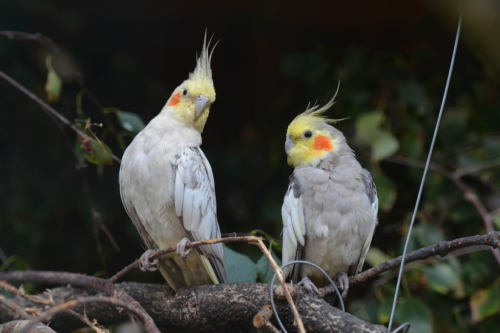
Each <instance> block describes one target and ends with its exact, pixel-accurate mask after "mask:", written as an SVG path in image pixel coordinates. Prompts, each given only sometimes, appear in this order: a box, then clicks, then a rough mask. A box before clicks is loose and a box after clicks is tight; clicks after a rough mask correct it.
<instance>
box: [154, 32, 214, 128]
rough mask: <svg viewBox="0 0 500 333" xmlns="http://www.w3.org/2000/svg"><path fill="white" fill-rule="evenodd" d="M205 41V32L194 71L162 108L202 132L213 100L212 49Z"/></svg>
mask: <svg viewBox="0 0 500 333" xmlns="http://www.w3.org/2000/svg"><path fill="white" fill-rule="evenodd" d="M206 41H207V36H206V34H205V40H204V41H203V50H202V51H201V55H200V57H199V58H198V60H197V63H196V68H195V69H194V72H193V73H190V74H189V78H188V79H187V80H186V81H184V82H183V83H182V84H181V85H180V86H179V87H177V88H176V89H175V90H174V92H173V93H172V96H170V98H169V100H168V102H167V104H166V105H165V107H164V108H163V111H165V112H168V113H170V114H172V115H173V117H174V118H175V119H176V120H178V121H180V122H181V123H183V124H185V125H186V126H188V127H193V128H195V129H196V130H197V131H199V132H203V128H204V127H205V123H206V122H207V118H208V114H209V111H210V105H212V103H213V102H215V88H214V81H213V80H212V69H211V68H210V61H211V60H212V53H213V50H214V49H212V51H211V52H210V53H209V52H208V49H209V47H210V41H209V42H208V45H207V43H206ZM214 48H215V46H214Z"/></svg>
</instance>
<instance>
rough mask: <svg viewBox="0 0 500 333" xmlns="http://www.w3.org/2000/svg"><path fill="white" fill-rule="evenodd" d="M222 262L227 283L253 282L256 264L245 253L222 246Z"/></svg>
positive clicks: (255, 277)
mask: <svg viewBox="0 0 500 333" xmlns="http://www.w3.org/2000/svg"><path fill="white" fill-rule="evenodd" d="M224 262H225V263H226V270H227V276H228V278H229V283H238V282H251V283H253V282H255V281H256V280H257V265H255V263H254V262H253V261H252V259H250V258H249V257H247V256H246V255H244V254H241V253H238V252H236V251H234V250H231V249H230V248H228V247H227V246H224Z"/></svg>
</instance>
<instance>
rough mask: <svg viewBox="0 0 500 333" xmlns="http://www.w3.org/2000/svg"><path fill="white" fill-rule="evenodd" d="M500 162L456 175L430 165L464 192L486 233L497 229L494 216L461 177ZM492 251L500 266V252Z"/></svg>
mask: <svg viewBox="0 0 500 333" xmlns="http://www.w3.org/2000/svg"><path fill="white" fill-rule="evenodd" d="M385 161H387V162H392V163H398V164H403V165H407V166H411V167H415V168H423V165H424V164H423V163H422V162H420V161H412V160H408V159H406V158H403V157H397V156H394V157H390V158H387V159H385ZM499 162H500V159H498V160H492V161H489V162H486V163H483V164H479V165H476V166H472V167H470V168H465V169H462V170H460V169H459V170H457V171H455V172H454V173H451V172H448V170H446V169H445V168H443V167H442V166H439V165H436V164H430V165H429V170H434V171H437V172H439V173H440V174H442V175H443V176H445V177H446V178H448V179H449V180H450V181H451V182H452V183H454V184H455V186H456V187H458V188H459V189H460V190H461V191H462V192H463V196H464V199H465V200H467V201H469V202H470V203H472V205H473V206H474V208H476V210H477V212H478V213H479V215H480V216H481V218H482V220H483V224H484V227H485V228H486V232H493V231H495V228H494V227H493V216H494V214H492V213H490V212H488V210H487V209H486V207H485V206H484V205H483V203H482V202H481V200H479V198H478V197H477V195H476V194H475V193H474V192H473V191H472V190H471V189H470V188H469V187H468V186H467V185H466V184H465V183H464V182H463V180H462V179H461V177H463V176H465V175H467V174H470V173H472V172H476V171H482V170H486V169H488V168H492V167H495V166H498V164H499ZM491 251H492V253H493V256H494V257H495V259H496V261H497V262H498V264H499V265H500V251H495V249H491ZM405 261H406V259H405Z"/></svg>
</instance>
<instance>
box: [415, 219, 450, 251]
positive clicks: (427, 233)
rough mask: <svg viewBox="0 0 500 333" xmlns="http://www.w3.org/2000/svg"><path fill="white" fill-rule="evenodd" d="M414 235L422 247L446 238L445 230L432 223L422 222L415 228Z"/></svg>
mask: <svg viewBox="0 0 500 333" xmlns="http://www.w3.org/2000/svg"><path fill="white" fill-rule="evenodd" d="M413 236H415V239H416V240H417V242H418V245H419V246H420V247H426V246H430V245H434V244H437V243H439V242H441V241H444V240H446V239H445V237H444V235H443V231H442V230H441V229H439V228H438V227H437V226H435V225H433V224H430V223H420V224H419V225H417V226H416V227H415V228H413Z"/></svg>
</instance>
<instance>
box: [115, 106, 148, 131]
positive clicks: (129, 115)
mask: <svg viewBox="0 0 500 333" xmlns="http://www.w3.org/2000/svg"><path fill="white" fill-rule="evenodd" d="M116 116H117V117H118V121H119V122H120V125H121V126H122V127H123V128H124V129H126V130H127V131H129V132H131V133H133V134H137V133H139V132H140V131H142V129H143V128H144V126H145V125H144V122H143V121H142V119H141V117H139V116H138V115H137V114H135V113H133V112H128V111H121V110H117V111H116Z"/></svg>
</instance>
